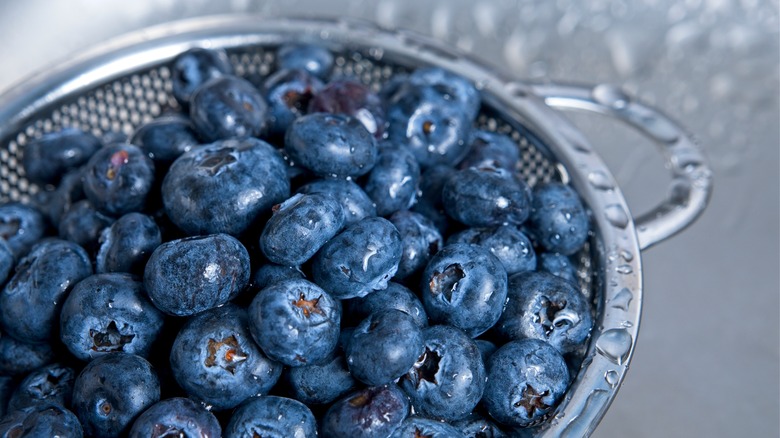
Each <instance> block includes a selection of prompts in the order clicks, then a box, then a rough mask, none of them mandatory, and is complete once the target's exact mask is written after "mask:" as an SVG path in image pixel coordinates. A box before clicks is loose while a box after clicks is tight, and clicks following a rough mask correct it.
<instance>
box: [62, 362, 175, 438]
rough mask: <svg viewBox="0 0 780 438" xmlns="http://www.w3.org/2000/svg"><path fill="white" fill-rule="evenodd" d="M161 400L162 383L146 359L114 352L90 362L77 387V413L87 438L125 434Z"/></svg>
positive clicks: (75, 408) (74, 397) (75, 405)
mask: <svg viewBox="0 0 780 438" xmlns="http://www.w3.org/2000/svg"><path fill="white" fill-rule="evenodd" d="M158 400H160V381H159V379H158V378H157V373H156V372H155V371H154V369H153V368H152V366H151V364H149V362H147V361H146V359H144V358H142V357H140V356H136V355H133V354H127V353H111V354H107V355H105V356H102V357H99V358H97V359H95V360H93V361H92V362H90V363H88V364H87V366H86V367H84V369H83V370H82V371H81V373H80V374H79V375H78V377H76V381H75V383H74V384H73V411H74V412H75V413H76V416H78V418H79V420H80V421H81V425H82V427H83V428H84V434H85V435H86V436H100V437H115V436H122V435H124V434H125V433H126V432H127V430H128V429H129V428H130V426H131V425H132V423H133V421H134V420H135V419H136V417H138V415H140V414H141V413H142V412H143V411H145V410H146V409H147V408H149V407H150V406H152V405H153V404H155V403H156V402H157V401H158Z"/></svg>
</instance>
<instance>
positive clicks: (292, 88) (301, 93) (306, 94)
mask: <svg viewBox="0 0 780 438" xmlns="http://www.w3.org/2000/svg"><path fill="white" fill-rule="evenodd" d="M322 86H323V85H322V82H321V81H320V80H319V79H317V78H316V77H314V76H312V75H310V74H309V73H307V72H306V71H305V70H279V71H277V72H276V73H274V74H272V75H271V76H269V77H268V79H266V80H265V82H264V83H263V88H264V90H263V91H264V94H265V98H266V101H267V102H268V111H269V117H268V122H269V123H268V124H269V133H270V134H272V135H284V133H285V131H287V128H288V127H289V126H290V124H291V123H292V122H293V120H295V119H297V118H298V117H300V116H302V115H303V114H306V110H307V108H308V107H309V102H310V101H311V100H312V98H313V97H314V95H315V94H316V93H318V92H319V90H320V88H322Z"/></svg>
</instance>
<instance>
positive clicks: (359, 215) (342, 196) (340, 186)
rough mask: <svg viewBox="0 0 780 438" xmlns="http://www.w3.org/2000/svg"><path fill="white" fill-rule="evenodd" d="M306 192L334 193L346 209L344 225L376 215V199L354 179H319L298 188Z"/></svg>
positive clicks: (301, 191)
mask: <svg viewBox="0 0 780 438" xmlns="http://www.w3.org/2000/svg"><path fill="white" fill-rule="evenodd" d="M298 192H300V193H304V194H313V193H323V194H329V195H332V196H333V197H334V198H336V200H338V201H339V203H341V207H342V209H343V210H344V215H345V217H344V225H345V226H349V225H352V224H354V223H356V222H359V221H360V220H362V219H365V218H367V217H374V216H376V206H375V205H374V201H372V200H371V198H369V197H368V195H367V194H366V192H364V191H363V189H362V188H361V187H360V186H359V185H357V184H355V183H354V182H352V181H346V180H333V179H327V180H318V181H314V182H311V183H309V184H306V185H305V186H303V187H301V188H300V189H298Z"/></svg>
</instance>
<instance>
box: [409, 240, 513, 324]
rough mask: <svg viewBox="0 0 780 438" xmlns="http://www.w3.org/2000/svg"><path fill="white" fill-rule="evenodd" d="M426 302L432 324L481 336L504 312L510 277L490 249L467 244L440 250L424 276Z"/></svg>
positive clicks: (424, 298) (424, 302) (458, 244)
mask: <svg viewBox="0 0 780 438" xmlns="http://www.w3.org/2000/svg"><path fill="white" fill-rule="evenodd" d="M421 288H422V302H423V305H424V306H425V310H426V312H427V313H428V316H429V317H430V318H431V320H432V321H435V322H439V323H446V324H450V325H453V326H455V327H458V328H460V329H462V330H464V331H465V332H466V333H468V334H469V336H471V337H477V336H479V335H480V334H481V333H484V332H485V331H486V330H487V329H489V328H490V327H492V326H493V325H494V324H495V323H496V321H498V318H499V317H500V316H501V312H503V310H504V304H505V302H506V294H507V275H506V271H505V270H504V267H503V265H501V261H499V260H498V258H496V257H495V256H494V255H493V254H491V253H490V252H489V251H488V250H486V249H484V248H482V247H480V246H477V245H471V244H466V243H456V244H454V245H448V246H446V247H444V249H442V250H441V251H439V252H438V253H437V254H436V255H435V256H433V258H432V259H431V261H430V262H429V263H428V266H426V267H425V270H424V271H423V276H422V286H421Z"/></svg>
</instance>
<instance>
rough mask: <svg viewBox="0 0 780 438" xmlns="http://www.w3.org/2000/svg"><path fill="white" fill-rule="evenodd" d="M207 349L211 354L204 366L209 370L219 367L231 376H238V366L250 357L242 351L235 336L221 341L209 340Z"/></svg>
mask: <svg viewBox="0 0 780 438" xmlns="http://www.w3.org/2000/svg"><path fill="white" fill-rule="evenodd" d="M207 348H208V352H209V354H208V356H206V359H205V360H204V361H203V364H204V365H206V366H207V367H209V368H210V367H214V366H218V367H220V368H222V369H224V370H225V371H227V372H229V373H230V374H236V366H238V364H239V363H241V362H243V361H245V360H247V359H248V358H249V355H248V354H247V353H246V352H245V351H243V350H241V347H240V346H239V344H238V339H236V337H235V335H230V336H227V337H225V338H223V339H222V340H221V341H217V340H216V339H214V338H209V343H208V347H207ZM223 351H224V353H223Z"/></svg>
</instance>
